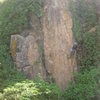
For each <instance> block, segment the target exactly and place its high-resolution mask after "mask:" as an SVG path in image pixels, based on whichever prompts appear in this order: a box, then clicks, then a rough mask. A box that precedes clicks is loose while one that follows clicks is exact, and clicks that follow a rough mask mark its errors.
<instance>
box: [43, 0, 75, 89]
mask: <svg viewBox="0 0 100 100" xmlns="http://www.w3.org/2000/svg"><path fill="white" fill-rule="evenodd" d="M67 6H68V2H67V0H46V3H45V7H44V18H43V31H44V51H45V52H44V53H45V61H46V62H45V63H46V67H47V68H48V72H49V73H52V74H53V76H54V78H55V81H56V83H57V84H58V85H59V86H60V87H61V88H62V89H65V88H66V86H67V84H68V82H69V80H71V79H72V72H73V71H74V70H75V68H76V61H75V58H74V57H72V58H70V57H69V55H70V50H71V48H72V45H73V36H72V18H71V16H70V12H69V11H68V9H66V8H67Z"/></svg>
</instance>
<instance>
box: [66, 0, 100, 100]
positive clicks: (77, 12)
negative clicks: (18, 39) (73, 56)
mask: <svg viewBox="0 0 100 100" xmlns="http://www.w3.org/2000/svg"><path fill="white" fill-rule="evenodd" d="M71 5H72V6H71V12H72V18H73V33H74V36H75V38H76V40H77V42H78V51H77V62H78V66H79V73H77V74H76V75H75V77H74V80H73V81H72V82H71V83H70V84H69V86H68V89H67V90H66V93H65V100H92V99H93V97H95V96H96V94H97V93H98V92H97V91H99V90H100V86H99V84H98V82H99V80H100V78H98V76H100V75H99V74H100V69H99V68H98V66H99V65H100V63H99V58H100V33H99V32H100V30H99V27H100V25H99V24H98V21H97V16H96V11H95V9H94V8H93V5H92V4H88V3H87V2H85V1H84V0H78V2H71ZM93 100H94V99H93Z"/></svg>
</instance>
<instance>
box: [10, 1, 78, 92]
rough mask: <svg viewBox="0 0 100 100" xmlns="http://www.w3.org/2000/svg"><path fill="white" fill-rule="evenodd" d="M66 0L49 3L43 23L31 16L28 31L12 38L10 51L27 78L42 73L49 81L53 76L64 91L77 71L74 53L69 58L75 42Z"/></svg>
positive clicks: (46, 6) (46, 5)
mask: <svg viewBox="0 0 100 100" xmlns="http://www.w3.org/2000/svg"><path fill="white" fill-rule="evenodd" d="M67 1H68V0H46V1H45V3H44V12H43V18H42V19H43V20H42V24H41V21H39V20H38V18H37V17H36V16H35V15H30V16H31V17H30V18H29V19H30V20H29V29H28V30H24V31H23V32H22V33H20V34H17V35H12V36H11V52H10V53H11V56H12V57H13V60H14V62H15V64H16V66H17V69H18V70H19V71H21V72H23V73H24V74H25V75H26V76H27V77H28V78H34V77H37V75H38V74H39V73H40V75H41V76H42V77H43V78H44V79H47V80H48V81H50V77H51V76H53V78H54V80H55V81H56V83H57V84H58V85H59V86H60V87H61V88H62V89H63V90H64V89H65V88H66V86H67V84H68V82H69V80H71V79H72V78H73V77H72V73H73V72H74V71H76V70H77V68H76V66H77V64H76V59H75V54H74V55H73V56H70V54H71V49H72V47H73V44H74V39H73V33H72V26H73V24H72V18H71V14H70V12H69V10H68V2H67Z"/></svg>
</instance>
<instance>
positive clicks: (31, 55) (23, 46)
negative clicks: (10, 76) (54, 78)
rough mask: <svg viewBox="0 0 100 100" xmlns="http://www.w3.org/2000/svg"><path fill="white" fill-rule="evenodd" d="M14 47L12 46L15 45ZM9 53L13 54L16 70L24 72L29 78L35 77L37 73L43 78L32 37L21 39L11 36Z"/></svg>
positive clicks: (42, 70)
mask: <svg viewBox="0 0 100 100" xmlns="http://www.w3.org/2000/svg"><path fill="white" fill-rule="evenodd" d="M14 42H15V43H16V46H13V45H15V43H14ZM11 52H14V53H15V54H13V56H14V61H15V63H16V65H17V69H18V70H20V71H22V72H24V73H25V75H26V76H27V77H29V78H33V77H36V76H37V75H38V74H39V73H40V75H41V76H43V77H45V70H44V68H43V66H42V64H41V63H42V62H41V59H40V58H39V52H38V45H37V43H36V41H35V38H34V37H33V36H32V35H28V36H27V37H23V36H20V35H13V36H11Z"/></svg>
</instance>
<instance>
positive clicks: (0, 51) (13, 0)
mask: <svg viewBox="0 0 100 100" xmlns="http://www.w3.org/2000/svg"><path fill="white" fill-rule="evenodd" d="M29 12H30V13H34V14H35V15H36V16H37V17H38V18H40V17H41V15H42V2H41V0H5V2H3V3H2V4H1V5H0V91H2V89H3V88H4V87H5V85H6V86H7V85H9V84H8V83H9V82H11V83H12V82H13V81H15V82H17V81H18V82H19V81H22V80H24V79H25V77H24V75H22V74H21V73H19V72H17V71H16V69H15V67H14V66H15V65H14V64H13V62H12V59H11V57H10V48H9V47H10V46H9V45H10V36H11V35H12V34H16V33H19V34H20V32H22V31H23V29H26V28H27V27H28V21H29V16H28V14H29ZM5 80H6V81H5ZM11 83H10V84H11Z"/></svg>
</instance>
